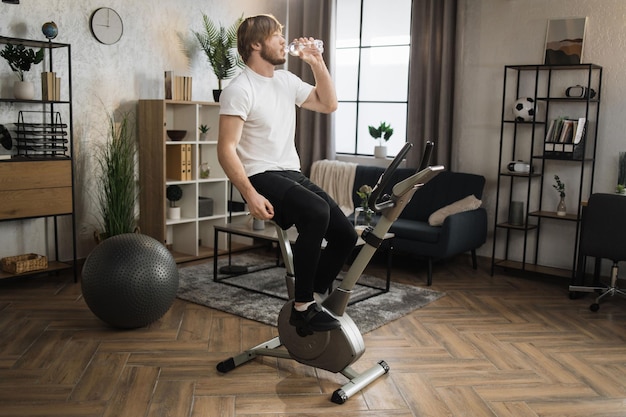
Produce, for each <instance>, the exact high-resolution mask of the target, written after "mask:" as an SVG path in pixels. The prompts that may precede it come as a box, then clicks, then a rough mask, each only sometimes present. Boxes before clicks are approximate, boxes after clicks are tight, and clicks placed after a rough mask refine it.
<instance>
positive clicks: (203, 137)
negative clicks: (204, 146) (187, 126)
mask: <svg viewBox="0 0 626 417" xmlns="http://www.w3.org/2000/svg"><path fill="white" fill-rule="evenodd" d="M209 129H210V128H209V127H208V126H207V125H200V127H199V128H198V130H199V131H200V140H206V136H207V133H209Z"/></svg>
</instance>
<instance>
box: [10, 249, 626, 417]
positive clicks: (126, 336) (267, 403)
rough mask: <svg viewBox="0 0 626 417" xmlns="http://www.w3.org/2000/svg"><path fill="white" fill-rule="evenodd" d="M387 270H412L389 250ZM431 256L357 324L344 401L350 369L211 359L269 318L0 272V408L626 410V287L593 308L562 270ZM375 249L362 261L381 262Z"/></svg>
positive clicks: (66, 413)
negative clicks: (91, 304)
mask: <svg viewBox="0 0 626 417" xmlns="http://www.w3.org/2000/svg"><path fill="white" fill-rule="evenodd" d="M394 264H395V265H394V274H393V279H394V281H401V282H407V283H415V284H416V285H424V281H425V278H424V276H425V266H424V265H423V264H421V263H419V262H416V261H414V260H410V259H402V258H400V257H396V260H395V262H394ZM479 264H480V266H479V270H478V271H474V270H472V269H471V267H470V266H469V259H468V258H466V257H458V258H456V259H454V260H452V261H447V262H442V263H439V264H436V265H435V275H434V283H433V287H432V288H433V289H436V290H441V291H445V292H446V296H445V297H443V298H441V299H439V300H438V301H436V302H434V303H432V304H430V305H428V306H426V307H425V308H423V309H420V310H417V311H415V312H413V313H412V314H410V315H408V316H406V317H404V318H402V319H399V320H396V321H394V322H392V323H389V324H387V325H385V326H383V327H381V328H379V329H377V330H375V331H373V332H370V333H368V334H366V335H365V343H366V346H367V349H366V352H365V354H364V356H363V358H361V360H359V361H358V362H357V363H356V364H355V365H354V368H355V369H357V370H363V369H366V368H369V367H370V366H371V365H372V364H373V363H374V362H377V361H378V360H380V359H384V360H385V361H386V362H387V363H388V364H389V365H390V367H391V371H390V372H389V374H387V375H384V376H383V377H381V378H380V379H379V380H377V381H376V382H374V383H373V384H372V385H370V386H369V387H367V388H366V389H365V390H363V391H362V392H360V393H358V394H356V395H355V396H354V397H353V398H351V399H350V400H349V401H348V402H346V403H345V404H343V405H336V404H334V403H331V402H330V401H329V398H330V395H331V394H332V392H333V391H334V390H335V389H336V388H338V386H340V385H343V384H344V383H345V382H346V381H345V379H344V378H343V377H342V376H340V375H334V374H331V373H329V372H326V371H318V370H315V369H313V368H311V367H308V366H305V365H301V364H298V363H295V362H291V361H287V360H276V359H267V358H266V359H263V360H259V359H256V360H254V361H253V362H251V363H248V364H246V365H244V366H242V367H240V368H237V369H235V370H233V371H232V372H230V373H228V374H225V375H222V374H219V373H218V372H217V371H216V369H215V364H216V363H217V362H219V361H221V360H223V359H226V358H228V357H230V356H232V355H233V354H236V353H238V352H239V351H240V350H242V349H243V348H247V347H250V346H253V345H255V344H257V343H259V342H262V341H264V340H266V339H269V338H270V337H271V336H273V335H275V334H276V330H275V328H273V327H270V326H267V325H263V324H259V323H256V322H252V321H249V320H244V319H241V318H238V317H235V316H231V315H228V314H225V313H222V312H219V311H216V310H211V309H209V308H206V307H202V306H198V305H194V304H191V303H187V302H183V301H181V300H176V301H175V303H174V305H173V306H172V308H171V309H170V311H169V312H168V313H167V314H166V315H165V316H164V317H163V318H161V319H160V320H158V321H157V322H155V323H153V324H152V325H150V326H149V327H147V328H143V329H138V330H132V331H120V330H114V329H110V328H107V327H106V326H105V325H103V323H101V322H100V321H99V320H98V319H97V318H95V316H93V314H92V313H91V312H90V311H89V310H88V308H87V307H86V305H85V303H84V302H83V300H82V298H81V291H80V284H74V283H73V282H72V278H71V276H70V275H69V274H68V275H61V276H48V277H31V278H22V279H10V280H2V281H0V416H6V417H9V416H22V417H23V416H31V417H32V416H49V417H56V416H59V417H61V416H62V417H71V416H94V417H96V416H97V417H100V416H112V417H126V416H127V417H141V416H149V417H156V416H174V417H188V416H189V417H199V416H220V417H222V416H223V417H231V416H237V417H244V416H245V417H252V416H263V417H277V416H281V417H285V416H324V417H328V416H341V417H357V416H395V417H408V416H434V417H441V416H455V417H457V416H511V417H531V416H532V417H536V416H545V417H549V416H568V417H575V416H585V417H588V416H602V417H608V416H622V417H623V416H626V302H625V300H620V299H617V298H615V299H612V300H610V301H608V302H607V303H605V304H603V305H602V307H601V308H600V311H599V312H597V313H592V312H590V311H589V309H588V305H589V303H590V297H587V298H584V299H577V300H570V299H569V298H568V292H567V283H564V282H554V281H552V282H549V281H547V280H546V279H545V278H540V277H528V276H526V277H518V276H514V275H509V274H507V273H505V272H503V271H497V273H496V275H495V276H493V277H492V276H490V274H489V260H488V259H482V260H480V261H479ZM383 268H384V264H383V262H380V261H376V260H375V261H374V263H373V264H371V265H370V267H369V268H368V272H369V273H373V274H379V275H380V276H382V271H383Z"/></svg>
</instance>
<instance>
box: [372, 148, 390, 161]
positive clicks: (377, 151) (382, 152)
mask: <svg viewBox="0 0 626 417" xmlns="http://www.w3.org/2000/svg"><path fill="white" fill-rule="evenodd" d="M374 157H375V158H386V157H387V147H386V146H374Z"/></svg>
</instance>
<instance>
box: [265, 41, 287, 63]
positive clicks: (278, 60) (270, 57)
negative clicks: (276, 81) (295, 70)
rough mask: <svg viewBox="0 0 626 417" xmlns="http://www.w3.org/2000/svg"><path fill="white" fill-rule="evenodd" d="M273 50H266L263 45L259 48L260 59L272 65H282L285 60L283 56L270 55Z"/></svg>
mask: <svg viewBox="0 0 626 417" xmlns="http://www.w3.org/2000/svg"><path fill="white" fill-rule="evenodd" d="M273 51H274V50H272V49H270V48H268V47H267V46H266V45H265V44H263V45H262V46H261V58H263V59H264V60H266V61H267V62H269V63H270V64H272V65H283V64H284V63H285V62H287V60H286V59H285V57H284V56H276V54H275V53H274V54H272V52H273Z"/></svg>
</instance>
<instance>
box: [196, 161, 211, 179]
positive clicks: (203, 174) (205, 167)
mask: <svg viewBox="0 0 626 417" xmlns="http://www.w3.org/2000/svg"><path fill="white" fill-rule="evenodd" d="M199 171H200V178H201V179H203V180H205V179H207V178H209V175H210V174H211V168H209V164H208V163H206V162H203V163H201V164H200V167H199Z"/></svg>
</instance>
